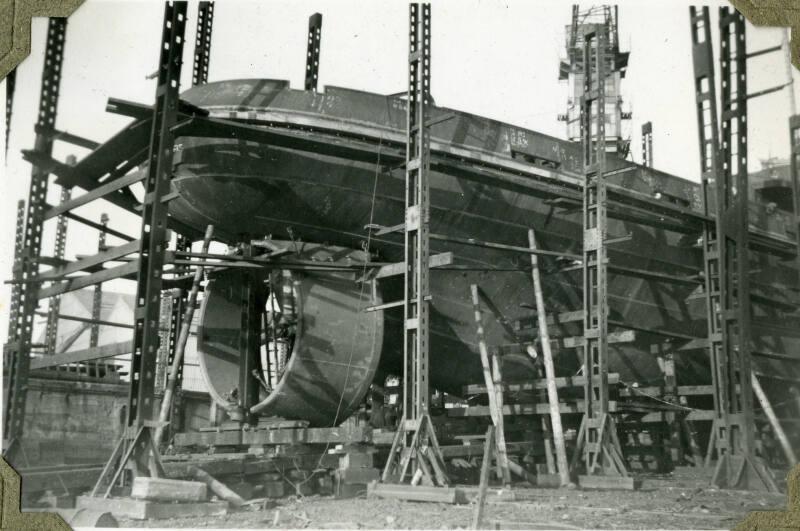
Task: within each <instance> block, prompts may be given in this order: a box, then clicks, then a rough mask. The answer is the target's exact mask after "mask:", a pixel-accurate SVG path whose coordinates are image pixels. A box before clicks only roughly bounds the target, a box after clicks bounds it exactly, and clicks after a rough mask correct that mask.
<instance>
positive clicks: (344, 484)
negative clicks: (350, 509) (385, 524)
mask: <svg viewBox="0 0 800 531" xmlns="http://www.w3.org/2000/svg"><path fill="white" fill-rule="evenodd" d="M378 478H380V471H379V470H378V469H377V468H375V453H374V451H373V450H372V449H370V448H365V447H359V446H351V447H348V448H345V449H343V450H342V453H341V454H340V456H339V467H338V468H337V469H336V470H334V471H333V490H334V494H335V495H336V497H337V498H352V497H355V496H358V495H360V494H364V493H366V492H367V484H369V483H371V482H373V481H377V480H378Z"/></svg>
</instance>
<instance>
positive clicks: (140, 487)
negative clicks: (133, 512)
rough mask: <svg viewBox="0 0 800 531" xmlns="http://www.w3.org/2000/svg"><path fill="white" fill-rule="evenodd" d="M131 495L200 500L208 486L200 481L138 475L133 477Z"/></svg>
mask: <svg viewBox="0 0 800 531" xmlns="http://www.w3.org/2000/svg"><path fill="white" fill-rule="evenodd" d="M131 497H132V498H136V499H139V500H155V501H178V502H200V501H205V500H206V498H208V488H207V487H206V484H205V483H203V482H200V481H185V480H181V479H167V478H154V477H145V476H139V477H136V478H134V479H133V486H132V487H131Z"/></svg>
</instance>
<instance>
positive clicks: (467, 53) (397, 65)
mask: <svg viewBox="0 0 800 531" xmlns="http://www.w3.org/2000/svg"><path fill="white" fill-rule="evenodd" d="M705 3H706V4H708V5H711V6H714V7H712V24H713V26H714V30H715V35H714V43H715V47H716V46H717V37H716V25H717V13H716V7H715V6H717V5H722V2H714V1H711V2H705ZM570 5H571V3H569V2H564V1H563V0H562V1H543V0H538V1H537V2H526V1H522V0H514V1H507V2H499V1H487V0H459V1H458V2H455V1H449V0H441V1H436V2H434V5H433V10H432V31H433V35H432V92H433V95H434V97H435V98H436V102H437V104H438V105H441V106H445V107H451V108H455V109H459V110H464V111H468V112H471V113H474V114H478V115H483V116H487V117H490V118H494V119H497V120H501V121H505V122H509V123H512V124H515V125H518V126H521V127H526V128H530V129H534V130H537V131H541V132H543V133H547V134H550V135H554V136H559V137H564V136H565V124H564V123H563V122H558V121H557V120H556V116H557V114H559V113H562V112H565V110H566V99H567V86H566V84H562V83H560V82H559V81H558V63H559V60H560V58H561V56H562V55H563V51H562V48H563V42H564V27H565V26H566V25H567V24H569V21H570V16H571V8H570ZM587 5H588V4H587ZM688 5H689V2H687V1H685V0H648V1H647V2H636V1H635V0H628V1H623V2H620V10H619V25H620V43H621V47H622V49H623V51H625V50H630V51H631V56H630V63H629V67H628V74H627V77H626V79H625V80H624V81H623V85H622V94H623V97H624V98H625V100H626V102H627V105H628V107H629V108H630V110H632V111H633V119H632V120H631V121H630V122H629V123H628V125H627V131H628V132H629V133H630V134H631V139H632V144H631V145H632V151H633V153H634V157H635V159H634V160H637V161H638V159H639V156H640V151H641V148H640V138H639V131H640V130H641V124H642V123H644V122H647V121H652V122H653V128H654V133H653V140H654V152H655V156H654V160H655V165H656V167H657V168H658V169H661V170H664V171H668V172H671V173H674V174H677V175H679V176H682V177H685V178H688V179H692V180H698V175H699V172H698V165H699V162H698V154H697V151H698V148H697V132H696V118H695V111H694V89H693V86H692V85H693V83H692V64H691V41H690V35H689V14H688ZM407 11H408V9H407V4H406V3H404V2H397V1H387V0H377V1H375V0H373V1H370V2H365V1H360V2H355V1H350V0H336V1H330V0H328V1H324V2H323V1H307V0H299V1H298V0H292V1H288V0H283V1H266V2H265V1H259V2H256V1H243V0H237V1H233V0H223V1H217V3H216V6H215V14H214V30H213V37H212V47H211V64H210V75H209V80H211V81H215V80H222V79H232V78H252V77H265V78H277V79H288V80H289V81H290V82H291V85H292V87H294V88H300V87H302V84H303V75H304V70H305V53H306V29H307V24H308V16H309V15H311V14H312V13H314V12H320V13H322V14H323V28H322V50H321V60H320V76H319V83H320V87H322V86H324V85H338V86H344V87H350V88H355V89H360V90H366V91H373V92H378V93H394V92H398V91H401V90H404V89H405V87H406V66H405V65H406V54H407V51H408V50H407V46H408V45H407V25H408V20H407V19H408V14H407ZM196 12H197V3H196V2H191V3H190V6H189V22H188V25H187V39H186V40H187V45H186V48H185V50H184V60H185V63H184V69H183V72H184V75H183V84H182V85H183V86H184V87H188V86H189V85H190V82H191V63H192V52H193V43H194V30H195V27H194V26H195V23H196ZM162 15H163V4H161V3H160V2H157V1H155V0H153V1H109V0H88V1H87V2H86V3H85V4H84V5H83V6H82V7H80V8H79V9H78V11H77V12H75V13H74V14H73V15H72V16H71V17H70V19H69V22H68V25H67V37H66V45H65V59H64V65H63V77H62V82H61V98H60V104H59V107H58V118H57V123H56V126H57V128H59V129H61V130H67V131H69V132H71V133H75V134H78V135H81V136H84V137H87V138H90V139H93V140H96V141H104V140H105V139H108V138H109V137H110V136H111V135H112V134H114V133H115V132H116V131H118V130H119V129H121V128H122V127H123V126H124V125H125V124H126V123H128V121H129V119H128V118H124V117H120V116H116V115H113V114H110V113H106V112H105V111H104V108H105V104H106V100H107V98H108V97H109V96H113V97H117V98H122V99H127V100H132V101H137V102H141V103H148V104H149V103H151V102H152V101H153V99H154V88H155V81H153V80H148V79H146V76H148V75H149V74H151V73H153V72H154V71H155V70H156V67H157V62H158V46H159V42H160V36H161V19H162ZM46 27H47V22H46V20H45V19H36V20H34V23H33V28H32V50H31V56H30V57H29V58H28V59H27V60H26V61H24V62H23V64H22V65H21V66H20V67H19V71H18V74H17V88H16V95H15V102H14V116H13V122H12V133H11V134H12V136H11V145H10V150H9V157H8V160H6V161H4V165H0V171H1V172H2V174H0V175H1V176H0V201H2V209H0V250H2V252H0V277H2V278H3V279H8V278H10V276H11V258H12V252H13V238H14V220H15V213H16V202H17V200H18V199H21V198H24V197H25V196H26V194H27V191H28V182H29V178H30V171H31V170H30V165H29V164H27V163H26V162H24V161H23V160H22V158H21V156H20V154H19V151H20V150H21V149H30V148H31V147H32V146H33V140H34V131H33V125H34V122H35V116H36V111H37V107H38V94H39V85H40V80H41V70H42V57H43V53H44V40H45V33H46ZM747 32H748V50H750V51H754V50H759V49H762V48H766V47H769V46H773V45H775V44H779V43H780V42H781V31H780V30H777V29H771V28H770V29H761V28H754V27H753V26H751V25H750V24H749V23H748V27H747ZM748 68H749V81H748V83H749V90H748V92H755V91H757V90H761V89H763V88H767V87H771V86H774V85H778V84H782V83H784V82H785V80H786V76H787V74H786V63H785V59H784V56H783V55H782V54H780V53H773V54H769V55H766V56H763V57H761V58H756V59H751V60H750V61H749V65H748ZM2 85H3V86H5V83H2ZM798 88H800V87H796V92H797V89H798ZM788 102H789V99H788V96H787V92H786V91H781V92H779V93H776V94H773V95H769V96H766V97H762V98H758V99H756V100H753V101H751V102H750V104H749V126H750V131H749V143H750V153H749V155H750V160H751V170H756V169H758V167H759V163H758V161H759V160H760V159H762V158H766V157H769V156H780V157H787V156H788V151H789V142H788V127H787V122H788V116H789V114H790V110H789V103H788ZM0 128H4V125H2V124H0ZM1 152H2V150H1V149H0V153H1ZM69 153H74V154H75V155H77V156H78V158H79V159H80V158H82V157H83V156H85V154H86V151H85V150H82V149H80V148H76V147H74V146H70V145H66V144H63V143H56V149H55V155H56V157H57V158H59V159H60V160H63V159H64V158H65V157H66V155H67V154H69ZM0 156H2V155H1V154H0ZM75 193H76V194H77V193H80V192H79V191H78V190H75ZM50 196H51V197H50V199H49V200H50V202H52V203H57V202H58V188H57V187H51V194H50ZM102 212H108V213H109V214H110V216H111V224H110V225H111V226H112V227H113V228H117V229H123V230H126V231H128V233H129V234H132V235H134V236H137V235H138V230H139V229H138V221H137V218H135V217H133V216H131V215H129V214H126V213H123V212H122V211H121V210H119V209H117V208H115V207H112V206H110V205H108V204H105V205H87V206H85V207H82V208H81V209H78V210H76V213H77V214H80V215H83V216H86V217H89V218H91V219H93V220H95V221H97V220H99V217H100V214H101V213H102ZM54 227H55V221H49V222H47V224H46V232H45V242H44V253H45V254H51V253H52V246H53V244H52V234H53V232H54ZM96 242H97V237H96V232H94V231H92V230H88V229H84V228H83V227H82V226H80V225H78V224H77V223H70V228H69V233H68V244H67V258H68V259H73V258H74V257H75V255H76V254H94V253H95V252H96V245H97V243H96ZM109 243H110V244H112V245H113V244H114V243H118V242H116V240H115V239H114V238H109ZM131 284H132V283H130V282H124V281H115V282H114V283H112V284H111V285H110V286H109V288H108V289H117V290H125V291H130V290H131V289H132V287H131ZM9 293H10V290H9V289H8V286H3V290H2V292H0V294H1V295H2V299H0V304H2V306H0V337H4V335H3V334H5V333H6V326H5V322H6V320H7V317H6V315H7V313H6V312H7V301H8V297H9Z"/></svg>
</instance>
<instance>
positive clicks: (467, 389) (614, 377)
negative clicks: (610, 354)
mask: <svg viewBox="0 0 800 531" xmlns="http://www.w3.org/2000/svg"><path fill="white" fill-rule="evenodd" d="M554 380H555V383H556V386H557V387H558V388H563V387H583V386H584V385H586V377H585V376H558V377H556V378H554ZM608 383H609V385H616V384H618V383H619V374H618V373H616V372H610V373H608ZM709 387H710V386H709ZM544 389H547V381H546V380H545V379H543V378H540V379H536V380H533V381H532V382H526V383H521V384H503V390H504V391H506V392H512V393H516V392H520V391H540V390H544ZM648 389H650V388H648ZM654 389H655V388H654ZM462 390H463V392H464V394H465V395H478V394H483V393H486V386H485V385H483V384H472V385H465V386H464V387H463V388H462ZM623 391H625V390H624V389H623V390H621V391H620V392H623ZM687 394H688V393H687ZM697 394H700V393H697ZM703 394H705V393H703Z"/></svg>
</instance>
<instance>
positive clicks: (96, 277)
mask: <svg viewBox="0 0 800 531" xmlns="http://www.w3.org/2000/svg"><path fill="white" fill-rule="evenodd" d="M138 270H139V260H134V261H132V262H128V263H127V264H122V265H120V266H116V267H110V268H108V269H103V270H102V271H98V272H97V273H92V274H91V275H86V276H82V277H78V278H71V279H69V280H65V281H63V282H58V283H56V284H53V285H52V286H48V287H46V288H42V289H40V290H39V293H38V297H39V299H46V298H47V297H55V296H56V295H63V294H64V293H67V292H70V291H76V290H79V289H81V288H85V287H87V286H93V285H95V284H100V283H102V282H107V281H109V280H114V279H115V278H121V277H126V276H129V275H134V274H136V272H137V271H138Z"/></svg>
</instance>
